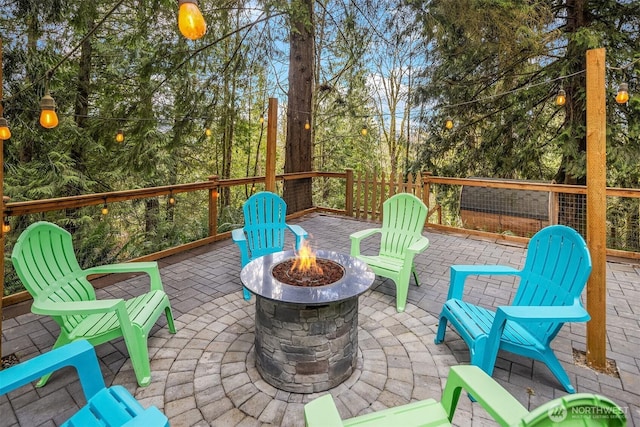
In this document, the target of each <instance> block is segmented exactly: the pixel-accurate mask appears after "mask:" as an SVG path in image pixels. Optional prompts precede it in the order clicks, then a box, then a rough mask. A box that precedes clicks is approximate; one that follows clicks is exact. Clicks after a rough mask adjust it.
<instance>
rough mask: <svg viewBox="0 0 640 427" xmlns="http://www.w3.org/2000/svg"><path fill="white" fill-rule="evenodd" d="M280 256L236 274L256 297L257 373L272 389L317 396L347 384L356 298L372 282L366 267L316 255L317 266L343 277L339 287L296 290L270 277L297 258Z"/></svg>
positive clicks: (351, 260) (337, 256) (347, 259)
mask: <svg viewBox="0 0 640 427" xmlns="http://www.w3.org/2000/svg"><path fill="white" fill-rule="evenodd" d="M295 257H296V254H295V252H294V251H286V252H278V253H275V254H271V255H266V256H263V257H260V258H258V259H255V260H253V261H251V262H250V263H249V264H247V265H246V266H245V267H244V268H243V269H242V272H241V274H240V278H241V280H242V284H243V285H244V286H245V287H246V288H247V289H249V290H250V291H251V292H252V293H254V294H255V295H256V315H255V349H256V368H257V369H258V372H260V375H262V378H263V379H264V380H265V381H266V382H267V383H269V384H271V385H272V386H274V387H276V388H278V389H281V390H286V391H290V392H295V393H315V392H319V391H324V390H328V389H330V388H333V387H335V386H337V385H339V384H340V383H342V382H343V381H345V380H346V379H347V378H349V376H351V374H352V373H353V370H354V369H355V366H356V360H357V353H358V296H359V295H360V294H362V293H363V292H365V291H366V290H367V289H369V287H370V286H371V284H372V283H373V281H374V279H375V274H374V273H373V271H372V270H371V269H370V268H369V267H368V266H367V265H366V263H364V262H362V261H360V260H358V259H356V258H354V257H351V256H349V255H346V254H340V253H337V252H330V251H323V250H319V251H317V252H316V257H317V259H318V260H328V261H333V263H336V264H338V266H339V267H341V268H342V269H343V271H344V274H343V275H342V277H341V278H340V279H338V280H337V281H335V282H333V283H330V284H326V285H321V286H313V285H309V286H297V285H290V284H286V283H283V282H281V281H279V280H277V279H276V278H275V277H274V276H273V269H274V268H275V267H277V266H278V265H280V264H281V263H283V262H287V261H289V260H291V259H292V258H295Z"/></svg>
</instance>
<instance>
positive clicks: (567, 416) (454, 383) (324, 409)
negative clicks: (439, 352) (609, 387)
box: [304, 365, 626, 427]
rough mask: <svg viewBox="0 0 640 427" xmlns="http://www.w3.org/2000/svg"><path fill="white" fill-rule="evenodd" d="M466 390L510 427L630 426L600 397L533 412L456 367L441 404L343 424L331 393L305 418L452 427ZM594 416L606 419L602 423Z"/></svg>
mask: <svg viewBox="0 0 640 427" xmlns="http://www.w3.org/2000/svg"><path fill="white" fill-rule="evenodd" d="M463 389H464V390H466V391H467V393H469V395H470V396H472V397H473V399H474V400H476V401H477V402H478V403H479V404H480V405H481V406H482V407H483V408H484V409H485V410H486V411H487V413H488V414H489V415H490V416H491V417H492V418H493V419H494V420H495V421H496V422H497V423H498V424H499V425H501V426H505V427H506V426H514V427H515V426H519V427H520V426H521V427H525V426H527V427H533V426H549V427H551V426H554V425H575V426H625V425H626V416H625V414H624V411H623V410H622V408H620V407H619V406H618V405H616V404H615V403H614V402H612V401H611V400H609V399H607V398H606V397H603V396H598V395H595V394H586V393H582V394H574V395H570V396H565V397H561V398H558V399H555V400H552V401H550V402H547V403H545V404H543V405H541V406H539V407H538V408H536V409H534V410H533V411H531V412H529V411H528V410H527V409H526V408H525V407H524V406H522V404H520V402H518V401H517V400H516V399H515V398H514V397H513V396H512V395H511V394H509V392H508V391H507V390H505V389H504V388H502V386H500V384H498V383H497V382H496V381H494V380H493V379H492V378H491V377H490V376H488V375H487V374H485V373H484V372H483V371H482V370H481V369H480V368H478V367H476V366H471V365H467V366H453V367H451V369H450V370H449V376H448V378H447V384H446V385H445V388H444V392H443V394H442V402H437V401H435V400H434V399H426V400H419V401H417V402H412V403H408V404H406V405H402V406H398V407H394V408H388V409H383V410H381V411H376V412H371V413H368V414H365V415H360V416H357V417H354V418H349V419H346V420H342V419H341V418H340V413H339V412H338V409H337V407H336V405H335V403H334V401H333V398H332V396H331V394H326V395H324V396H321V397H319V398H317V399H315V400H312V401H311V402H309V403H307V404H306V405H304V418H305V423H306V425H307V427H353V426H359V427H390V426H402V427H436V426H450V425H451V422H452V421H453V417H454V415H455V411H456V407H457V405H458V400H459V398H460V394H461V392H462V390H463ZM591 414H598V415H602V416H601V417H600V418H597V417H593V416H592V415H591ZM565 423H566V424H565Z"/></svg>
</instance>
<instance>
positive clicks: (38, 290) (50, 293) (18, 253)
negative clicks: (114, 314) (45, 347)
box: [11, 221, 96, 330]
mask: <svg viewBox="0 0 640 427" xmlns="http://www.w3.org/2000/svg"><path fill="white" fill-rule="evenodd" d="M11 261H12V262H13V266H14V267H15V269H16V273H17V274H18V277H19V278H20V280H21V281H22V283H23V284H24V287H25V288H26V289H27V291H29V293H30V294H31V296H32V297H33V299H34V301H41V300H45V299H48V300H50V301H52V302H72V301H92V300H95V299H96V295H95V290H94V289H93V286H91V283H89V282H88V281H87V280H86V279H84V277H73V276H74V274H75V273H79V272H81V271H82V269H81V268H80V265H79V264H78V260H77V259H76V257H75V253H74V250H73V243H72V239H71V234H70V233H69V232H68V231H66V230H64V229H63V228H60V227H58V226H57V225H55V224H51V223H49V222H44V221H40V222H36V223H34V224H31V225H30V226H29V227H27V229H26V230H25V231H24V232H23V233H22V234H21V235H20V237H19V238H18V241H17V242H16V244H15V246H14V248H13V252H12V253H11ZM62 279H65V280H62ZM83 318H84V316H65V317H64V318H63V319H62V318H60V319H59V318H56V321H57V322H58V324H60V326H61V327H65V329H67V330H71V329H72V328H73V327H74V326H75V325H77V323H78V322H79V321H80V320H81V319H83Z"/></svg>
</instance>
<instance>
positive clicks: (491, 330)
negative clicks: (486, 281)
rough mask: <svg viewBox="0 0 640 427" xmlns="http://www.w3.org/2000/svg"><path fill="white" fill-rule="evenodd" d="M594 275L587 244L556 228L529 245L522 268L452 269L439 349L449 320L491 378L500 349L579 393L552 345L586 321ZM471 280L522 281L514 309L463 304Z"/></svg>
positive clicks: (565, 229)
mask: <svg viewBox="0 0 640 427" xmlns="http://www.w3.org/2000/svg"><path fill="white" fill-rule="evenodd" d="M590 273H591V257H590V255H589V250H588V249H587V245H586V243H585V241H584V239H583V238H582V236H580V234H578V233H577V232H576V231H575V230H573V229H572V228H570V227H566V226H564V225H552V226H548V227H545V228H543V229H542V230H540V231H539V232H537V233H536V234H535V235H534V236H533V237H532V238H531V240H530V241H529V245H528V249H527V255H526V260H525V264H524V267H523V268H522V269H521V270H517V269H515V268H513V267H509V266H500V265H454V266H451V283H450V287H449V294H448V297H447V302H446V303H445V304H444V306H443V307H442V311H441V313H440V322H439V325H438V333H437V335H436V338H435V342H436V344H439V343H441V342H442V341H443V340H444V335H445V331H446V328H447V321H449V322H451V325H452V326H453V327H454V328H455V329H456V330H457V331H458V333H459V334H460V336H461V337H462V339H463V340H464V341H465V342H466V343H467V345H468V346H469V351H470V354H471V364H473V365H477V366H479V367H481V368H482V370H484V371H485V372H486V373H488V374H489V375H491V374H492V373H493V368H494V364H495V360H496V357H497V354H498V350H505V351H508V352H511V353H515V354H519V355H522V356H525V357H529V358H533V359H536V360H539V361H542V362H544V363H545V364H546V365H547V367H549V369H550V370H551V372H552V373H553V374H554V375H555V376H556V378H557V379H558V381H559V382H560V383H561V384H562V386H563V387H564V388H565V390H567V392H569V393H575V389H574V388H573V386H572V385H571V382H570V381H569V376H568V375H567V373H566V372H565V370H564V369H563V367H562V365H561V364H560V362H559V361H558V358H557V357H556V355H555V354H554V352H553V349H552V348H551V346H550V344H551V341H552V340H553V339H554V338H555V336H556V335H557V334H558V332H559V331H560V328H562V325H563V324H564V323H565V322H586V321H587V320H589V318H590V317H589V313H587V311H586V310H585V309H584V308H583V307H582V304H581V302H580V294H581V292H582V290H583V289H584V286H585V284H586V282H587V279H588V278H589V274H590ZM472 275H482V276H485V275H515V276H518V277H519V278H520V283H519V285H518V289H517V291H516V295H515V297H514V299H513V302H512V304H511V305H510V306H500V307H497V310H496V311H495V312H494V311H492V310H488V309H486V308H483V307H479V306H477V305H474V304H471V303H469V302H465V301H463V290H464V282H465V279H466V278H467V277H468V276H472Z"/></svg>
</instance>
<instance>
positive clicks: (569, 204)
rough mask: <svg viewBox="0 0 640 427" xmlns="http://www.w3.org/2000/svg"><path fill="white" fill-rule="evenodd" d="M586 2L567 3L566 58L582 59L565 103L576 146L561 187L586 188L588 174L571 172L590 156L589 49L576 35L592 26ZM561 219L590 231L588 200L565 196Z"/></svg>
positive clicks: (562, 171) (568, 154) (559, 177)
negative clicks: (586, 94)
mask: <svg viewBox="0 0 640 427" xmlns="http://www.w3.org/2000/svg"><path fill="white" fill-rule="evenodd" d="M585 6H586V1H585V0H567V3H566V11H567V24H566V27H565V28H566V33H567V36H568V44H567V53H566V58H568V59H570V58H582V60H580V61H575V60H574V61H571V65H570V67H569V69H568V70H567V71H566V72H567V73H568V74H577V75H575V76H574V77H572V78H571V79H568V81H567V86H565V87H564V89H565V91H566V93H567V103H566V104H565V111H566V119H565V126H566V128H567V129H570V130H571V137H570V139H569V140H568V141H567V142H566V144H569V145H572V146H571V147H567V148H565V150H564V153H565V154H564V155H563V158H562V161H561V163H560V168H559V170H558V172H557V174H556V178H555V181H556V182H558V183H561V184H570V185H576V184H580V185H584V184H586V175H584V176H581V177H580V176H575V175H574V174H573V173H572V172H571V171H575V170H576V167H575V164H576V162H580V161H581V159H582V158H584V157H585V156H586V151H587V136H586V122H587V113H586V111H587V106H586V99H585V97H583V96H579V93H580V91H581V90H583V88H584V87H585V86H586V76H585V74H584V73H580V71H582V70H584V69H585V67H586V59H585V55H586V50H587V46H584V45H583V44H580V43H579V42H578V41H577V40H576V38H575V34H576V33H577V32H578V31H580V29H581V28H584V27H586V26H588V25H589V18H588V16H587V15H588V13H587V10H586V7H585ZM559 214H560V218H559V221H560V223H561V224H565V225H568V226H570V227H573V228H575V229H576V230H578V231H580V232H585V230H586V228H585V227H586V200H585V196H584V195H581V194H561V195H560V212H559Z"/></svg>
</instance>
